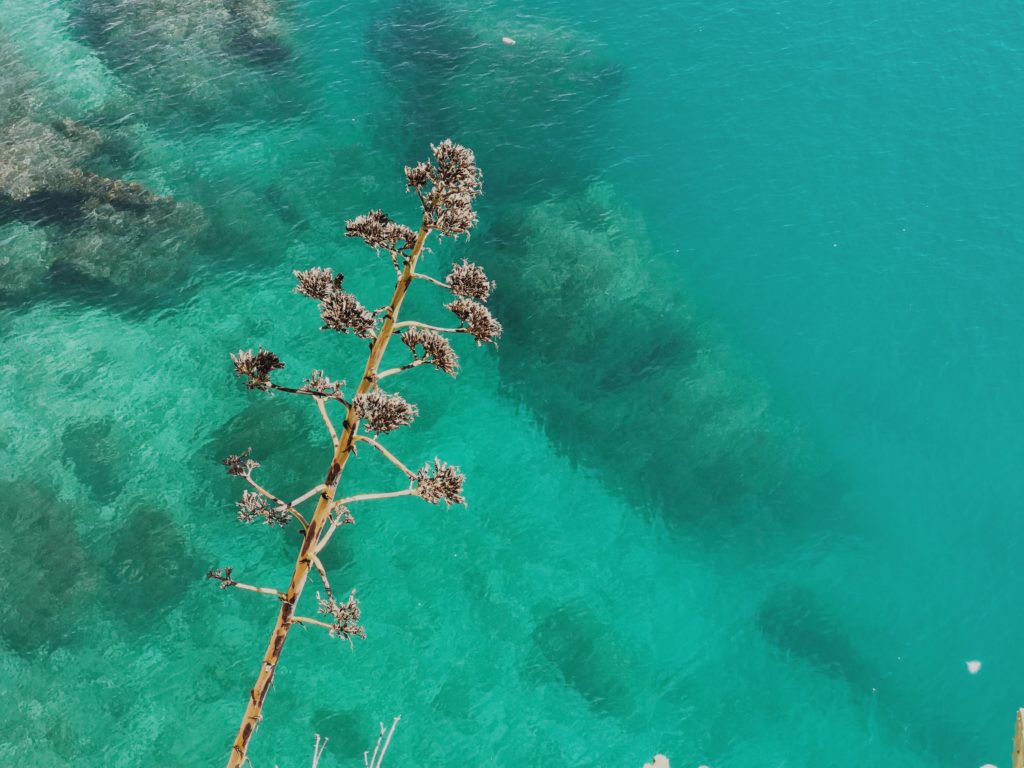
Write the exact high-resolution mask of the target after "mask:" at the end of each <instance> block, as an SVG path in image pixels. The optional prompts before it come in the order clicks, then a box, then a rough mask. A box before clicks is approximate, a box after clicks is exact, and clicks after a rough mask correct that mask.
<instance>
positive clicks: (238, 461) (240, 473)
mask: <svg viewBox="0 0 1024 768" xmlns="http://www.w3.org/2000/svg"><path fill="white" fill-rule="evenodd" d="M251 453H252V448H246V449H245V450H244V451H242V452H241V453H239V454H231V455H230V456H228V457H227V458H226V459H224V460H223V461H222V462H221V464H223V465H224V466H225V467H227V469H228V474H229V475H233V476H235V477H248V476H249V475H251V474H252V471H253V470H254V469H256V468H258V467H259V465H260V463H259V462H258V461H256V460H255V459H250V458H249V455H250V454H251Z"/></svg>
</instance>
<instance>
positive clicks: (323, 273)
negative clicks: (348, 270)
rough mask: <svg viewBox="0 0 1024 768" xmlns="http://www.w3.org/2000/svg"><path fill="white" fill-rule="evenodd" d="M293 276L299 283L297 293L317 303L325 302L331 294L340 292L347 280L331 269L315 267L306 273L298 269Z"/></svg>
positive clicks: (296, 288) (296, 287)
mask: <svg viewBox="0 0 1024 768" xmlns="http://www.w3.org/2000/svg"><path fill="white" fill-rule="evenodd" d="M292 274H293V275H295V279H296V280H298V281H299V284H298V285H297V286H295V292H296V293H301V294H302V295H303V296H308V297H309V298H311V299H316V300H317V301H323V300H324V299H326V298H327V297H328V296H329V295H330V294H332V293H335V292H336V291H340V290H341V284H342V283H343V282H344V280H345V276H344V275H335V274H334V271H333V270H332V269H331V268H330V267H327V268H326V269H324V268H323V267H313V268H312V269H307V270H306V271H305V272H302V271H300V270H298V269H296V270H295V271H294V272H292Z"/></svg>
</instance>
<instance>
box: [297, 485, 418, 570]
mask: <svg viewBox="0 0 1024 768" xmlns="http://www.w3.org/2000/svg"><path fill="white" fill-rule="evenodd" d="M412 494H413V489H412V488H406V489H405V490H404V491H391V492H390V493H361V494H359V495H358V496H349V497H347V498H344V499H341V500H340V501H335V502H334V503H333V504H332V505H331V508H332V509H338V508H339V507H343V506H345V505H346V504H351V503H353V502H356V501H374V500H376V499H393V498H396V497H398V496H412ZM341 525H344V518H334V519H332V520H331V525H330V527H329V528H328V529H327V533H325V534H324V535H323V536H321V537H320V542H319V543H318V544H317V545H316V549H314V550H313V553H314V554H320V552H321V551H323V548H324V547H326V546H327V542H329V541H330V540H331V536H333V535H334V532H335V531H336V530H337V529H338V527H339V526H341Z"/></svg>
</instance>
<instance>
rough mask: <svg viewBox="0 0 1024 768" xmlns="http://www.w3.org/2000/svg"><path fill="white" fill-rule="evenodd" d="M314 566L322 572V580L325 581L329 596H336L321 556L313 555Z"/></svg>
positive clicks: (325, 588)
mask: <svg viewBox="0 0 1024 768" xmlns="http://www.w3.org/2000/svg"><path fill="white" fill-rule="evenodd" d="M313 567H314V568H316V569H317V571H318V572H319V573H320V581H322V582H323V583H324V591H325V592H326V593H327V596H328V597H334V593H333V592H331V582H330V581H328V579H327V569H326V568H324V564H323V563H322V562H320V558H319V557H316V556H314V557H313Z"/></svg>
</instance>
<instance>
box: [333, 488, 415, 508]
mask: <svg viewBox="0 0 1024 768" xmlns="http://www.w3.org/2000/svg"><path fill="white" fill-rule="evenodd" d="M411 495H412V488H406V489H405V490H402V491H386V492H384V493H359V494H356V495H355V496H346V497H345V498H344V499H339V500H338V501H336V502H334V507H335V509H337V508H338V507H343V506H345V505H346V504H353V503H355V502H357V501H376V500H377V499H394V498H396V497H398V496H411Z"/></svg>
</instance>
